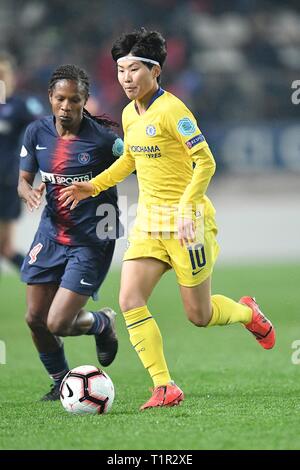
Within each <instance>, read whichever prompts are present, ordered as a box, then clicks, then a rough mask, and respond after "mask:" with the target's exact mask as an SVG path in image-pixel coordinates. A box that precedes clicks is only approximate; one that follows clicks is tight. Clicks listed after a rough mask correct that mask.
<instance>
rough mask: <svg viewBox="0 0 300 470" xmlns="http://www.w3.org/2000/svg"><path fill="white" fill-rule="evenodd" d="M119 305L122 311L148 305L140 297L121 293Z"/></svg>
mask: <svg viewBox="0 0 300 470" xmlns="http://www.w3.org/2000/svg"><path fill="white" fill-rule="evenodd" d="M119 305H120V309H121V311H122V312H128V311H129V310H132V309H134V308H138V307H143V306H144V305H146V301H145V300H144V299H143V298H140V297H133V298H130V297H128V296H127V295H126V296H122V295H120V298H119Z"/></svg>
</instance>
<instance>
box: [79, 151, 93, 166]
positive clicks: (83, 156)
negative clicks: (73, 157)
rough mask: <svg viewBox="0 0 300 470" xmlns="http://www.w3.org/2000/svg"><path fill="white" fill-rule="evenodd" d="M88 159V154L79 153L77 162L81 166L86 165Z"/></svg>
mask: <svg viewBox="0 0 300 470" xmlns="http://www.w3.org/2000/svg"><path fill="white" fill-rule="evenodd" d="M90 159H91V157H90V154H89V153H86V152H83V153H80V154H79V155H78V161H79V163H81V164H82V165H87V163H89V161H90Z"/></svg>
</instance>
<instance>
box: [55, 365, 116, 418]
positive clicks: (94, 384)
mask: <svg viewBox="0 0 300 470" xmlns="http://www.w3.org/2000/svg"><path fill="white" fill-rule="evenodd" d="M114 398H115V390H114V385H113V383H112V381H111V379H110V377H109V376H108V375H107V373H106V372H103V371H102V370H101V369H98V367H95V366H79V367H76V368H75V369H72V370H70V371H69V372H68V373H67V375H66V376H65V377H64V379H63V381H62V383H61V386H60V400H61V403H62V405H63V407H64V409H65V410H66V411H68V412H70V413H75V414H103V413H107V412H108V411H109V410H110V409H111V407H112V404H113V401H114Z"/></svg>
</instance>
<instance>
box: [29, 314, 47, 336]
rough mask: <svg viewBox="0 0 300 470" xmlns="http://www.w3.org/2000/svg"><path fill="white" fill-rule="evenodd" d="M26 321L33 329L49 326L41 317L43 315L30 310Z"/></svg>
mask: <svg viewBox="0 0 300 470" xmlns="http://www.w3.org/2000/svg"><path fill="white" fill-rule="evenodd" d="M25 321H26V323H27V325H28V326H29V328H30V329H31V330H32V331H34V330H37V329H41V328H43V329H46V328H47V325H46V323H45V322H44V321H43V319H42V318H41V315H39V314H38V313H37V312H32V311H30V310H28V311H27V313H26V315H25Z"/></svg>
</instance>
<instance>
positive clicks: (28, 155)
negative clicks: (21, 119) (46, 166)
mask: <svg viewBox="0 0 300 470" xmlns="http://www.w3.org/2000/svg"><path fill="white" fill-rule="evenodd" d="M35 127H36V126H35V123H34V122H33V123H31V124H29V126H28V127H27V129H26V131H25V135H24V139H23V145H22V148H21V153H20V170H24V171H28V172H29V173H36V172H37V170H38V167H39V166H38V162H37V159H36V155H35V137H34V134H35V133H34V129H35Z"/></svg>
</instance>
